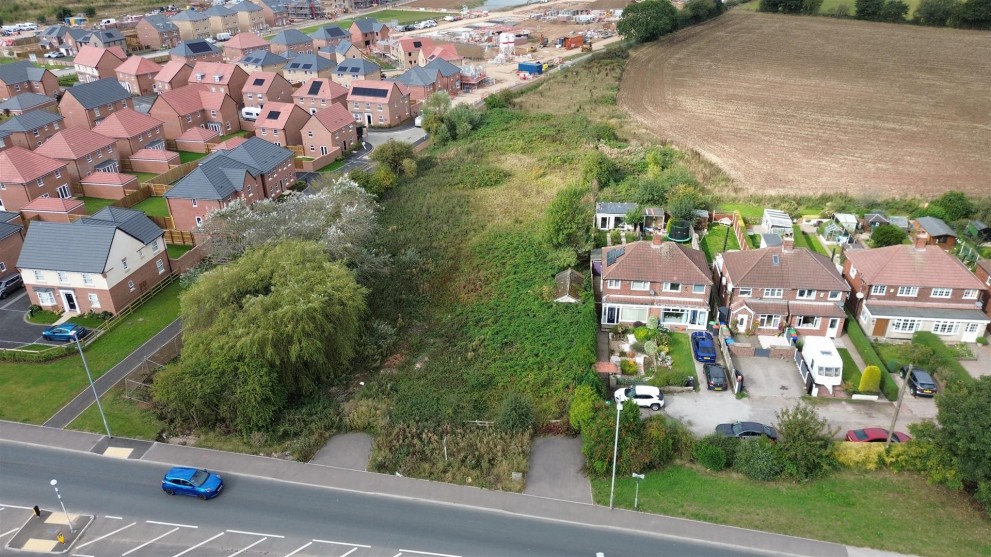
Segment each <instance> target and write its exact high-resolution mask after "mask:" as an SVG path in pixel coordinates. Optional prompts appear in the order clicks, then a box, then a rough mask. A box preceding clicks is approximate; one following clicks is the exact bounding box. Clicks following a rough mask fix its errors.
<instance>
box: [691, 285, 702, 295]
mask: <svg viewBox="0 0 991 557" xmlns="http://www.w3.org/2000/svg"><path fill="white" fill-rule="evenodd" d="M692 293H693V294H705V285H704V284H693V285H692Z"/></svg>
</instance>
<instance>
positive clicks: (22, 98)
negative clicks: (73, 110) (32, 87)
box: [0, 93, 58, 116]
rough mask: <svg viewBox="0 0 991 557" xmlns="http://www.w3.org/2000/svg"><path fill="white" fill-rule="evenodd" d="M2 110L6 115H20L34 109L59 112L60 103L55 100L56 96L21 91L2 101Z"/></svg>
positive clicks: (0, 108) (0, 105) (0, 104)
mask: <svg viewBox="0 0 991 557" xmlns="http://www.w3.org/2000/svg"><path fill="white" fill-rule="evenodd" d="M0 110H2V111H3V115H4V116H20V115H21V114H24V113H26V112H31V111H32V110H46V111H48V112H58V103H57V102H56V101H55V97H49V96H47V95H39V94H37V93H21V94H20V95H14V96H13V97H10V98H9V99H7V100H5V101H3V102H0Z"/></svg>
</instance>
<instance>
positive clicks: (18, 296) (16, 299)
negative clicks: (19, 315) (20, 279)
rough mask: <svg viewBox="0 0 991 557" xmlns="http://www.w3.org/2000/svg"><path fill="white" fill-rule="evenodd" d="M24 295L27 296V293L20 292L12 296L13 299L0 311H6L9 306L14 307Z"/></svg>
mask: <svg viewBox="0 0 991 557" xmlns="http://www.w3.org/2000/svg"><path fill="white" fill-rule="evenodd" d="M25 294H27V291H26V290H25V291H24V292H21V293H20V294H18V295H17V296H14V297H13V299H11V300H10V301H9V302H7V303H6V304H4V305H3V307H2V308H0V309H7V308H9V307H10V306H12V305H14V304H15V303H16V302H17V301H18V300H20V299H21V296H24V295H25Z"/></svg>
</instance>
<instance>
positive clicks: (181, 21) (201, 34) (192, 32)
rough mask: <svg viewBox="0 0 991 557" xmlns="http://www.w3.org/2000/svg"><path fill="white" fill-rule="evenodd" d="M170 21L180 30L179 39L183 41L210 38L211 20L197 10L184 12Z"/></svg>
mask: <svg viewBox="0 0 991 557" xmlns="http://www.w3.org/2000/svg"><path fill="white" fill-rule="evenodd" d="M169 20H170V21H172V23H174V24H175V26H176V27H178V28H179V37H180V38H181V39H182V40H183V41H191V40H194V39H205V38H207V37H209V36H210V18H208V17H207V16H205V15H203V14H202V13H200V12H197V11H196V10H193V9H189V10H182V11H181V12H179V13H177V14H176V15H174V16H172V17H171V18H169Z"/></svg>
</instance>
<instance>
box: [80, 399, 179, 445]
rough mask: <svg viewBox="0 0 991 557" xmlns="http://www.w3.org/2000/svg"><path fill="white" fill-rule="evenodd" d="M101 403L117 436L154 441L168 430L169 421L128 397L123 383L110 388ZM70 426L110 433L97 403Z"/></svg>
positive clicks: (147, 406)
mask: <svg viewBox="0 0 991 557" xmlns="http://www.w3.org/2000/svg"><path fill="white" fill-rule="evenodd" d="M100 404H102V405H103V413H104V414H106V416H107V424H108V425H109V426H110V432H111V433H113V434H114V436H116V437H131V438H134V439H148V440H151V441H154V440H155V439H157V438H158V434H159V433H161V432H162V431H163V430H164V429H165V423H164V422H162V421H160V420H159V419H158V418H157V417H156V416H155V413H154V412H153V411H152V410H151V407H150V406H149V405H147V404H143V403H136V401H134V400H131V399H128V398H127V397H126V396H125V392H124V388H123V387H121V386H117V387H114V388H113V389H110V391H108V392H107V393H106V394H105V395H103V396H102V397H100ZM69 429H74V430H77V431H91V432H93V433H104V432H106V428H105V427H104V425H103V419H102V418H101V417H100V411H99V409H98V408H97V407H96V405H95V404H93V405H91V406H90V407H89V408H87V409H86V410H85V411H84V412H83V413H82V414H81V415H80V416H79V417H78V418H76V419H75V420H74V421H73V422H72V423H71V424H69Z"/></svg>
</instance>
